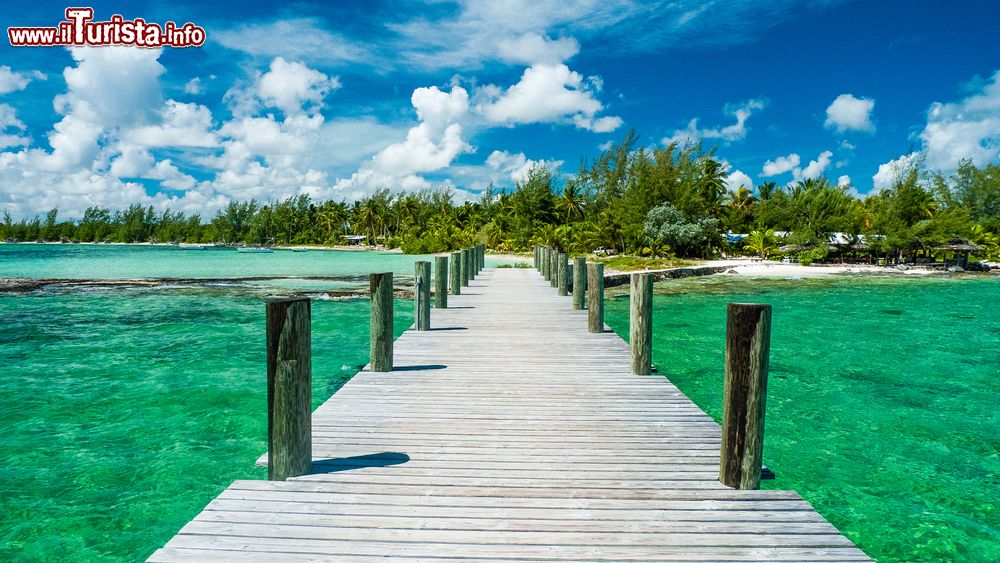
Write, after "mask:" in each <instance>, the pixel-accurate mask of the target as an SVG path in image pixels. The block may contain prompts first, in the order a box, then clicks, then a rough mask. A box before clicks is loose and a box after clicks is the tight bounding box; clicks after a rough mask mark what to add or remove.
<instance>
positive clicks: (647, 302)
mask: <svg viewBox="0 0 1000 563" xmlns="http://www.w3.org/2000/svg"><path fill="white" fill-rule="evenodd" d="M630 282H631V286H630V287H629V291H630V293H629V297H630V299H629V300H630V301H631V314H630V315H629V317H630V319H631V322H630V323H629V343H630V345H631V348H632V353H631V367H632V373H634V374H636V375H649V374H650V373H652V368H653V276H652V274H632V277H631V280H630Z"/></svg>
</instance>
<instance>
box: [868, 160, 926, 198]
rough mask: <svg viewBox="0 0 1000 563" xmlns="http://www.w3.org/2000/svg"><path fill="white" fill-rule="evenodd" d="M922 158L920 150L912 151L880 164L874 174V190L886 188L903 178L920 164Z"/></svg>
mask: <svg viewBox="0 0 1000 563" xmlns="http://www.w3.org/2000/svg"><path fill="white" fill-rule="evenodd" d="M920 158H921V156H920V153H919V152H912V153H910V154H904V155H903V156H900V157H899V158H896V159H894V160H890V161H889V162H886V163H884V164H880V165H879V167H878V172H876V173H875V175H874V176H872V185H873V186H874V187H875V189H874V191H876V192H877V191H879V190H884V189H885V188H888V187H891V186H892V185H893V184H895V183H896V182H897V181H899V180H901V179H903V178H904V177H905V176H906V175H907V174H908V173H909V172H910V170H912V169H913V167H914V166H916V165H917V164H919V162H920Z"/></svg>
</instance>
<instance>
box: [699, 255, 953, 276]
mask: <svg viewBox="0 0 1000 563" xmlns="http://www.w3.org/2000/svg"><path fill="white" fill-rule="evenodd" d="M700 265H702V266H730V270H727V271H725V272H722V274H723V275H740V276H750V277H781V278H788V277H800V278H814V277H820V276H832V275H850V274H868V275H906V276H926V275H934V274H941V273H943V271H942V270H929V269H916V268H913V269H908V270H897V269H896V268H890V267H885V266H873V265H869V264H813V265H809V266H805V265H802V264H785V263H783V262H777V261H774V260H764V261H750V260H749V259H742V260H740V259H737V260H709V261H707V262H704V263H702V264H700Z"/></svg>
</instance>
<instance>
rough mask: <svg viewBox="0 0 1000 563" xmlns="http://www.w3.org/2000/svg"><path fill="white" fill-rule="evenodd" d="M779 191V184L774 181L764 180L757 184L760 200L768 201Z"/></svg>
mask: <svg viewBox="0 0 1000 563" xmlns="http://www.w3.org/2000/svg"><path fill="white" fill-rule="evenodd" d="M777 191H779V188H778V184H775V183H774V182H764V183H763V184H760V185H759V186H757V196H758V198H757V199H759V200H760V201H767V200H769V199H771V196H773V195H774V194H775V192H777Z"/></svg>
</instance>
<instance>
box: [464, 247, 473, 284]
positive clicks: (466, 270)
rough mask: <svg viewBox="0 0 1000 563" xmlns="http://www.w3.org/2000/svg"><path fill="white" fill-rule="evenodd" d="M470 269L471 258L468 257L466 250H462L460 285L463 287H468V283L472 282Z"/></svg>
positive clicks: (467, 250)
mask: <svg viewBox="0 0 1000 563" xmlns="http://www.w3.org/2000/svg"><path fill="white" fill-rule="evenodd" d="M471 267H472V257H471V256H469V249H468V248H463V249H462V285H463V286H468V285H469V281H471V280H472V272H470V271H469V268H471Z"/></svg>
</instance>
